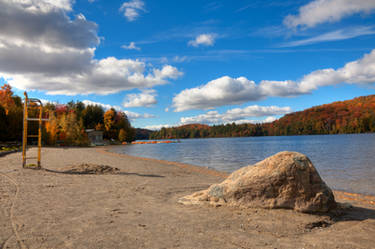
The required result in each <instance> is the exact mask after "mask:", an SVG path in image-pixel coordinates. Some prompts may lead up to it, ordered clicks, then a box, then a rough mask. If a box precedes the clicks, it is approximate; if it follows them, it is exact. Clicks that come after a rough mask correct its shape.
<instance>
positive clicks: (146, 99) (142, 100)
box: [122, 90, 157, 107]
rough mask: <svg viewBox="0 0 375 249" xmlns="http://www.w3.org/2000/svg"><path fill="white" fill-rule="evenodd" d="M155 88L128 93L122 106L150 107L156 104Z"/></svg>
mask: <svg viewBox="0 0 375 249" xmlns="http://www.w3.org/2000/svg"><path fill="white" fill-rule="evenodd" d="M156 96H157V94H156V91H155V90H144V91H143V92H142V93H139V94H128V95H126V97H125V100H124V103H123V104H122V105H123V106H124V107H150V106H153V105H156V104H157V100H156Z"/></svg>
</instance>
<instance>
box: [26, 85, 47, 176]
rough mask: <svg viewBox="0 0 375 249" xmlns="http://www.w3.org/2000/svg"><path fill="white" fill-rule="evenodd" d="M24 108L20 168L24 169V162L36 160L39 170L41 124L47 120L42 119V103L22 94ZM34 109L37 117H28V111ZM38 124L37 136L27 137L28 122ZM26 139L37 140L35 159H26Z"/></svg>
mask: <svg viewBox="0 0 375 249" xmlns="http://www.w3.org/2000/svg"><path fill="white" fill-rule="evenodd" d="M24 95H25V99H24V106H23V137H22V167H23V168H26V167H27V165H26V160H28V159H37V165H36V168H37V169H40V168H41V151H42V122H43V121H48V119H44V118H42V113H43V104H42V101H40V100H39V99H36V98H28V96H27V93H26V92H24ZM30 108H34V109H37V110H39V113H38V114H37V117H29V109H30ZM29 121H31V122H38V124H39V127H38V135H35V134H33V135H28V122H29ZM27 138H38V155H37V156H36V157H26V150H27Z"/></svg>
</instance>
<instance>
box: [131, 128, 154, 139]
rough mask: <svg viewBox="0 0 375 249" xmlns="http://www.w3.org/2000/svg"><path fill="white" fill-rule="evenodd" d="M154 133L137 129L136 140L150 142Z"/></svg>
mask: <svg viewBox="0 0 375 249" xmlns="http://www.w3.org/2000/svg"><path fill="white" fill-rule="evenodd" d="M153 132H154V131H152V130H148V129H141V128H136V129H135V140H148V139H149V137H150V134H151V133H153Z"/></svg>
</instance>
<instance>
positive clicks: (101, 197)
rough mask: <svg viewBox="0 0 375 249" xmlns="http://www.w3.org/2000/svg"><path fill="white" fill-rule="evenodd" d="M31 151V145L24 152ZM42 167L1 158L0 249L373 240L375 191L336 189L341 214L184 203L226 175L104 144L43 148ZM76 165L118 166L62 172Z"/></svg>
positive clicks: (368, 244) (354, 244)
mask: <svg viewBox="0 0 375 249" xmlns="http://www.w3.org/2000/svg"><path fill="white" fill-rule="evenodd" d="M32 151H33V150H31V152H32ZM42 157H43V158H42V166H43V167H44V168H46V169H49V170H50V171H45V170H31V169H22V167H21V154H20V153H14V154H10V155H6V156H4V157H0V248H374V247H375V246H374V245H375V237H374V234H375V197H372V196H363V195H357V194H351V193H344V192H337V191H335V196H336V200H337V201H339V202H349V203H351V204H352V205H353V207H352V208H348V209H346V210H345V211H344V212H342V213H341V214H339V215H311V214H302V213H296V212H294V211H291V210H264V209H235V208H228V207H212V206H183V205H181V204H178V203H177V200H178V199H179V198H180V197H182V196H185V195H188V194H191V193H193V192H195V191H198V190H202V189H206V188H208V187H209V186H210V185H211V184H213V183H218V182H221V181H222V180H223V179H224V178H225V177H226V174H225V173H222V172H217V171H214V170H209V169H206V168H202V167H196V166H191V165H186V164H181V163H175V162H167V161H161V160H154V159H145V158H137V157H132V156H128V155H120V154H115V153H111V152H106V151H105V148H44V149H43V152H42ZM80 163H92V164H104V165H109V166H112V167H116V168H119V169H120V172H119V173H116V174H104V175H81V174H67V173H61V169H62V168H64V167H66V166H69V165H77V164H80Z"/></svg>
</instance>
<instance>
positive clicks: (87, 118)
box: [0, 84, 135, 145]
mask: <svg viewBox="0 0 375 249" xmlns="http://www.w3.org/2000/svg"><path fill="white" fill-rule="evenodd" d="M33 115H34V116H36V113H32V112H31V113H30V116H33ZM22 116H23V106H22V100H21V98H20V97H18V96H15V95H14V94H13V92H12V89H11V87H10V86H9V85H6V84H5V85H3V86H2V87H1V89H0V142H6V141H21V140H22ZM43 116H44V117H46V118H49V122H45V123H44V125H43V132H42V134H43V143H44V144H47V145H55V144H57V143H59V144H64V145H87V144H88V138H87V134H86V132H85V130H86V129H95V130H101V131H103V132H104V138H106V139H113V140H118V141H120V142H123V141H126V142H131V141H133V140H134V138H135V129H134V128H132V127H131V124H130V122H129V120H128V117H127V116H126V114H125V113H124V112H119V111H116V110H114V109H110V110H107V111H104V110H103V108H102V107H101V106H98V105H87V106H86V105H84V104H83V103H82V102H69V103H68V104H52V103H48V104H46V105H44V106H43ZM29 124H30V126H29V134H37V133H38V131H37V124H36V122H33V123H31V122H29Z"/></svg>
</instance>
